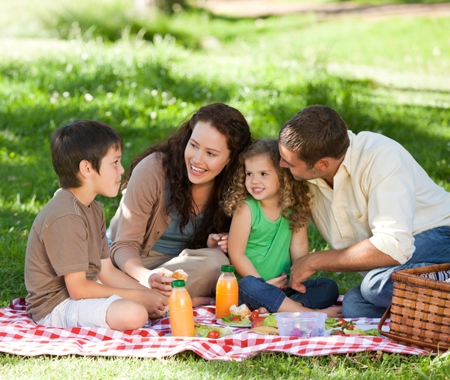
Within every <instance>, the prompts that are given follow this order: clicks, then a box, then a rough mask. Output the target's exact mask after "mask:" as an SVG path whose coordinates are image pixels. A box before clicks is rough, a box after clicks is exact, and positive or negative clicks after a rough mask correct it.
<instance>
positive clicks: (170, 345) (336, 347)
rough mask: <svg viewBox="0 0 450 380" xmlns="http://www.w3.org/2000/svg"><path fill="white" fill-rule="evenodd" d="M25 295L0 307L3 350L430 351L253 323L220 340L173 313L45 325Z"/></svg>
mask: <svg viewBox="0 0 450 380" xmlns="http://www.w3.org/2000/svg"><path fill="white" fill-rule="evenodd" d="M25 307H26V304H25V300H24V299H23V298H21V299H15V300H14V301H12V302H11V304H10V306H9V307H7V308H4V309H0V352H6V353H10V354H15V355H22V356H35V355H45V354H48V355H70V354H76V355H85V356H123V357H140V358H160V357H167V356H172V355H175V354H177V353H179V352H183V351H187V350H190V351H194V352H195V353H196V354H197V355H199V356H201V357H202V358H204V359H207V360H244V359H247V358H249V357H250V356H253V355H255V354H257V353H258V352H261V351H276V352H287V353H290V354H293V355H298V356H323V355H330V354H346V353H354V352H361V351H383V352H391V353H400V354H428V352H427V351H425V350H421V349H418V348H412V347H407V346H403V345H401V344H396V343H393V342H392V341H390V340H389V339H387V338H384V337H371V336H360V335H356V336H327V337H316V338H310V339H300V338H289V337H281V336H269V335H261V334H257V333H254V332H251V331H250V329H248V328H235V329H232V330H233V335H230V336H227V337H223V338H220V339H208V338H198V337H195V338H178V337H177V338H175V337H171V336H166V335H167V334H169V333H170V324H169V319H168V318H162V319H160V320H157V321H154V322H151V323H150V322H149V323H148V324H147V325H146V326H145V327H144V328H142V329H139V330H133V331H114V330H107V329H103V328H71V329H62V328H57V327H45V326H41V325H36V324H35V323H34V322H33V321H32V319H31V318H30V316H29V315H28V314H27V312H26V309H25ZM214 313H215V308H214V306H208V307H200V308H196V309H195V311H194V316H195V321H196V322H198V323H201V324H208V325H215V324H216V319H215V315H214ZM353 321H354V322H355V323H363V324H365V325H373V327H374V328H376V326H377V324H378V320H375V319H369V318H359V319H353Z"/></svg>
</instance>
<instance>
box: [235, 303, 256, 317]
mask: <svg viewBox="0 0 450 380" xmlns="http://www.w3.org/2000/svg"><path fill="white" fill-rule="evenodd" d="M251 313H252V312H251V311H250V309H249V308H248V307H247V305H246V304H245V303H243V304H242V305H241V306H239V307H236V305H232V306H230V315H239V316H240V317H242V318H245V317H246V316H247V315H250V314H251Z"/></svg>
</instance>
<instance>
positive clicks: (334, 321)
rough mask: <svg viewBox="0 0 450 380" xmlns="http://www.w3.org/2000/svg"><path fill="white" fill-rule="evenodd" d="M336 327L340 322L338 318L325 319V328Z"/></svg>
mask: <svg viewBox="0 0 450 380" xmlns="http://www.w3.org/2000/svg"><path fill="white" fill-rule="evenodd" d="M335 327H339V322H338V320H337V319H336V318H327V319H325V330H330V329H334V328H335Z"/></svg>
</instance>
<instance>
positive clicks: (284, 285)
mask: <svg viewBox="0 0 450 380" xmlns="http://www.w3.org/2000/svg"><path fill="white" fill-rule="evenodd" d="M266 282H267V283H268V284H271V285H273V286H276V287H277V288H280V289H283V290H284V289H288V288H289V283H288V280H287V275H286V272H283V273H282V274H281V276H279V277H275V278H271V279H270V280H267V281H266Z"/></svg>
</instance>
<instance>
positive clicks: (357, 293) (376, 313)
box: [342, 226, 450, 318]
mask: <svg viewBox="0 0 450 380" xmlns="http://www.w3.org/2000/svg"><path fill="white" fill-rule="evenodd" d="M414 239H415V241H414V245H415V246H416V250H415V251H414V254H413V256H412V257H411V258H410V259H409V260H408V261H407V262H406V263H405V264H403V265H399V266H395V267H392V266H388V267H381V268H376V269H373V270H371V271H370V272H368V273H367V275H366V276H365V277H364V279H363V281H362V282H361V285H358V286H357V287H355V288H353V289H351V290H350V291H349V292H348V293H347V294H346V295H345V297H344V301H343V303H342V313H343V315H344V317H345V318H359V317H367V318H380V317H382V316H383V313H384V312H385V311H386V309H387V308H388V307H389V305H390V304H391V301H392V292H393V282H392V280H391V274H392V272H396V271H399V270H402V269H410V268H419V267H423V266H427V265H434V264H444V263H450V226H443V227H437V228H434V229H432V230H428V231H425V232H422V233H421V234H418V235H415V236H414Z"/></svg>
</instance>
